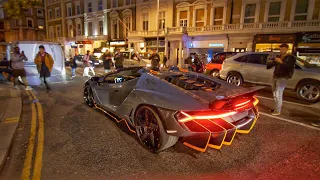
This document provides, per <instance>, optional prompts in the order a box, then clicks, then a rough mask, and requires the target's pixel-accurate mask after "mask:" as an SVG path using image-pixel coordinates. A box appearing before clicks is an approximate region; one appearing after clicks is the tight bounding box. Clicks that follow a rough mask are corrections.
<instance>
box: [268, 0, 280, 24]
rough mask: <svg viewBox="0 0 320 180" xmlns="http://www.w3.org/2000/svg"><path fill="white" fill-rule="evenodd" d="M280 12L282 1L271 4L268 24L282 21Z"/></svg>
mask: <svg viewBox="0 0 320 180" xmlns="http://www.w3.org/2000/svg"><path fill="white" fill-rule="evenodd" d="M280 10H281V1H277V2H270V4H269V13H268V22H278V21H280Z"/></svg>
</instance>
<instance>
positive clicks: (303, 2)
mask: <svg viewBox="0 0 320 180" xmlns="http://www.w3.org/2000/svg"><path fill="white" fill-rule="evenodd" d="M308 6H309V0H297V4H296V8H295V13H294V20H295V21H304V20H307V16H308Z"/></svg>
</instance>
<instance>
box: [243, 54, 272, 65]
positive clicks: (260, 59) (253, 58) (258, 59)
mask: <svg viewBox="0 0 320 180" xmlns="http://www.w3.org/2000/svg"><path fill="white" fill-rule="evenodd" d="M267 58H268V54H251V55H250V58H249V61H248V63H252V64H261V65H265V64H266V63H267Z"/></svg>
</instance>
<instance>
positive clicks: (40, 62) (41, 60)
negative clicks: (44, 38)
mask: <svg viewBox="0 0 320 180" xmlns="http://www.w3.org/2000/svg"><path fill="white" fill-rule="evenodd" d="M34 63H35V64H36V65H37V67H38V72H40V79H41V80H42V78H43V82H44V84H45V85H46V87H47V92H50V91H51V88H50V86H49V84H48V81H47V78H49V77H50V75H51V71H52V67H53V64H54V61H53V59H52V56H51V55H50V54H48V53H47V52H45V48H44V46H43V45H40V46H39V53H38V54H37V55H36V57H35V59H34Z"/></svg>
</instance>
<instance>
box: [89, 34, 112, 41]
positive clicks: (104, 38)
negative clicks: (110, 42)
mask: <svg viewBox="0 0 320 180" xmlns="http://www.w3.org/2000/svg"><path fill="white" fill-rule="evenodd" d="M87 39H89V40H107V39H108V36H106V35H95V36H88V38H87Z"/></svg>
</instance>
